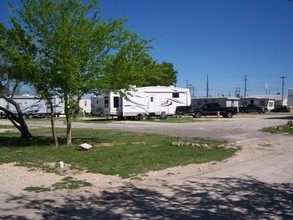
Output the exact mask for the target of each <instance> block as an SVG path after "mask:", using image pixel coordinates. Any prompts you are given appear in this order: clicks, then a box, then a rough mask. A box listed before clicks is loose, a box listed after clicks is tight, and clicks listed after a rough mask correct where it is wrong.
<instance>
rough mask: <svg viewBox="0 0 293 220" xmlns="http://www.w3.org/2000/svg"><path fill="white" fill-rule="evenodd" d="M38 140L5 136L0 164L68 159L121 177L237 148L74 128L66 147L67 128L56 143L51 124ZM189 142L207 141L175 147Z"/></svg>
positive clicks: (77, 165)
mask: <svg viewBox="0 0 293 220" xmlns="http://www.w3.org/2000/svg"><path fill="white" fill-rule="evenodd" d="M31 132H32V134H33V136H34V137H33V138H30V139H22V138H20V137H19V134H18V133H16V132H12V131H10V132H7V133H5V134H2V135H1V136H0V143H1V144H0V163H10V162H16V163H18V164H19V165H23V166H29V167H43V165H44V164H45V163H50V162H55V163H57V162H58V161H63V162H64V163H65V164H70V165H71V167H72V168H79V169H84V170H87V171H89V172H92V173H102V174H109V175H119V176H121V177H123V178H127V177H130V176H133V175H135V174H139V173H145V172H148V171H151V170H160V169H165V168H168V167H175V166H183V165H188V164H191V163H204V162H210V161H222V160H224V159H226V158H228V157H230V156H232V155H233V154H234V153H235V152H236V151H237V149H235V148H225V147H223V146H224V145H225V144H227V143H226V142H224V141H219V140H210V139H200V138H191V139H187V138H186V139H183V138H178V137H170V136H163V135H157V134H143V133H131V132H122V131H111V130H94V129H74V130H73V143H74V144H73V145H71V146H65V133H66V131H65V129H58V134H60V137H59V140H60V144H61V146H60V147H58V148H56V147H53V145H52V143H53V142H52V138H51V133H50V129H49V128H41V129H35V130H31ZM176 141H184V142H190V143H198V144H199V145H201V146H202V145H208V146H209V149H206V148H202V147H197V146H180V147H178V146H173V145H172V142H176ZM81 143H88V144H90V145H92V146H93V148H92V149H91V150H89V151H78V150H77V146H78V145H79V144H81Z"/></svg>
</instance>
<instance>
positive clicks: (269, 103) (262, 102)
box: [240, 96, 275, 111]
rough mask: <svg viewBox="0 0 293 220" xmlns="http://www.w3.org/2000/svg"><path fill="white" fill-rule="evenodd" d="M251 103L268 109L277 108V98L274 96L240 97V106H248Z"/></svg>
mask: <svg viewBox="0 0 293 220" xmlns="http://www.w3.org/2000/svg"><path fill="white" fill-rule="evenodd" d="M249 104H256V105H259V106H261V107H263V108H265V109H266V110H267V111H271V110H273V109H274V108H275V99H273V98H267V97H260V96H259V97H246V98H241V99H240V106H241V107H246V106H247V105H249Z"/></svg>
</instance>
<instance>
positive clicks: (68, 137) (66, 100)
mask: <svg viewBox="0 0 293 220" xmlns="http://www.w3.org/2000/svg"><path fill="white" fill-rule="evenodd" d="M64 111H65V116H66V144H67V145H70V144H72V135H71V121H72V115H71V114H70V106H69V98H68V95H67V94H64Z"/></svg>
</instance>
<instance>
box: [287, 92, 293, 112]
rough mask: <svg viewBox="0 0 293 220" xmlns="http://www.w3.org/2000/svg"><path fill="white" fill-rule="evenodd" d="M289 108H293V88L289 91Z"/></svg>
mask: <svg viewBox="0 0 293 220" xmlns="http://www.w3.org/2000/svg"><path fill="white" fill-rule="evenodd" d="M287 106H288V107H289V108H293V88H290V89H288V99H287Z"/></svg>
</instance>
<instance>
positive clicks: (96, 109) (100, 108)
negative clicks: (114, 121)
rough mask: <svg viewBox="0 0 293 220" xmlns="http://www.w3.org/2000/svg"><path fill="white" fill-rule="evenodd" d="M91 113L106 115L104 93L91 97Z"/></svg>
mask: <svg viewBox="0 0 293 220" xmlns="http://www.w3.org/2000/svg"><path fill="white" fill-rule="evenodd" d="M91 114H92V115H97V116H104V115H105V108H104V96H103V95H99V96H94V97H91Z"/></svg>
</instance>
